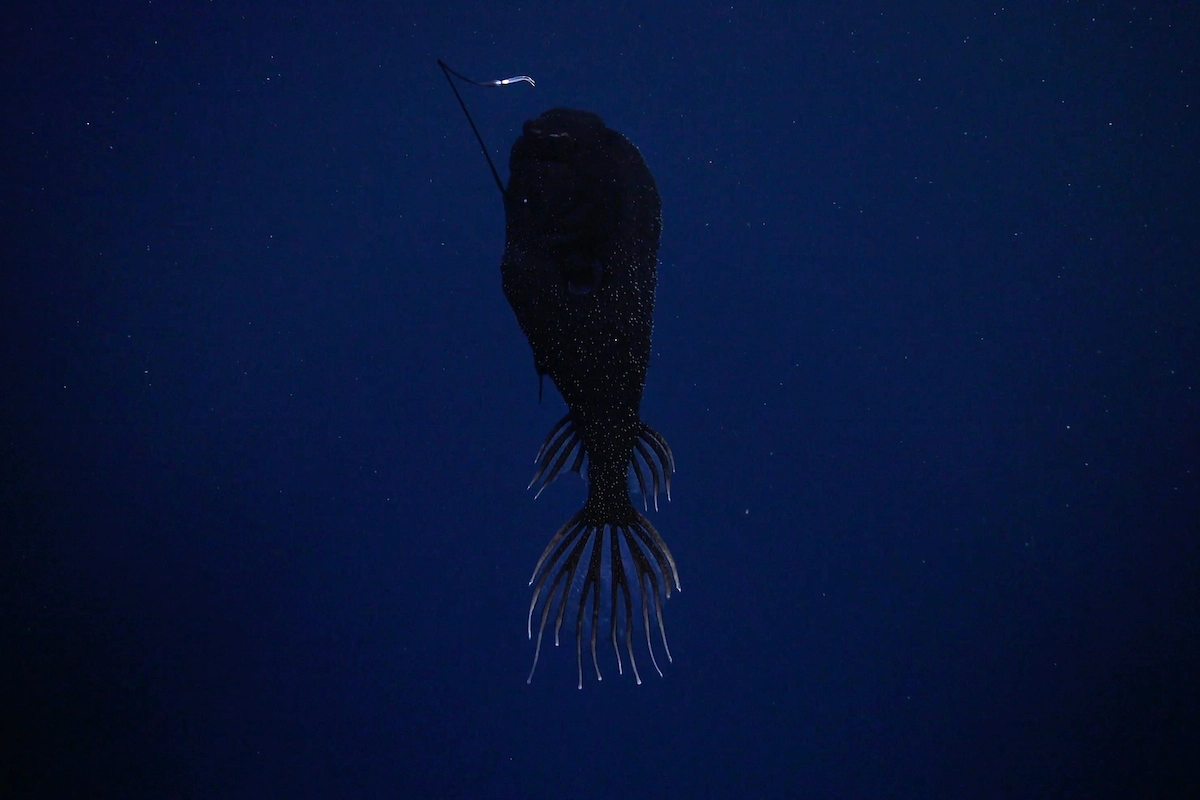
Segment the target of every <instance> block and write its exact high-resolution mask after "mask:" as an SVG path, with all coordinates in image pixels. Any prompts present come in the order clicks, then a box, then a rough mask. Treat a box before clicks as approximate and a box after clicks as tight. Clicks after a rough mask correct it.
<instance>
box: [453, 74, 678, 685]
mask: <svg viewBox="0 0 1200 800" xmlns="http://www.w3.org/2000/svg"><path fill="white" fill-rule="evenodd" d="M438 63H439V65H440V66H441V67H442V68H443V71H445V72H446V73H447V74H446V77H447V80H450V74H453V75H455V76H456V77H459V78H462V79H463V80H466V81H468V82H471V83H478V82H476V81H471V80H470V79H469V78H464V77H463V76H461V75H459V74H458V73H457V72H454V71H453V70H451V69H450V68H449V67H447V66H446V65H445V64H443V63H442V62H440V61H439V62H438ZM518 81H527V82H529V83H532V82H533V81H532V79H529V78H528V77H526V76H521V77H519V78H509V79H505V80H504V81H491V82H487V83H484V84H482V85H505V84H507V83H514V82H518ZM450 85H451V87H452V88H454V83H453V81H450ZM455 95H456V96H457V97H458V99H459V103H460V104H461V103H462V98H461V96H459V95H458V90H457V88H455ZM463 111H464V112H466V106H465V105H463ZM467 118H468V120H470V114H469V113H468V114H467ZM471 127H472V129H474V130H475V133H476V136H477V137H478V136H479V133H478V130H477V129H475V124H474V122H473V121H472V122H471ZM480 145H481V147H482V146H483V143H482V141H480ZM484 154H485V155H487V149H486V147H485V148H484ZM488 163H489V166H492V165H491V159H490V157H489V158H488ZM492 174H493V177H494V178H495V179H496V184H497V186H499V187H500V191H501V194H502V195H503V198H504V212H505V245H504V256H503V259H502V261H501V264H500V273H501V278H502V284H503V288H504V295H505V297H506V298H507V299H508V302H509V305H511V306H512V309H513V312H514V313H515V314H516V317H517V322H518V323H519V324H520V326H521V330H522V331H523V332H524V333H525V336H526V338H527V339H528V340H529V344H530V347H531V348H532V349H533V362H534V368H535V370H536V371H537V374H538V377H539V380H541V379H542V378H544V376H546V375H549V376H550V379H551V380H552V381H554V385H555V386H556V387H557V388H558V390H559V393H560V394H561V395H562V397H563V399H564V400H565V401H566V403H567V413H566V415H565V416H564V417H563V418H562V419H561V420H559V422H558V423H557V424H556V425H555V426H554V427H553V428H552V429H551V430H550V433H549V435H548V436H547V437H546V439H545V441H544V442H543V444H542V447H541V450H540V451H539V452H538V454H537V457H536V459H535V463H536V471H535V473H534V476H533V480H532V481H531V482H530V487H536V488H537V492H538V494H539V495H540V494H541V492H542V491H543V490H544V489H545V488H546V487H547V486H548V485H549V484H550V483H552V482H553V481H554V480H555V479H556V478H557V477H558V476H559V475H560V474H561V473H562V472H563V471H564V470H571V471H575V472H577V473H581V474H584V475H586V478H587V500H586V502H585V503H584V506H583V508H582V509H581V510H580V511H579V512H578V513H577V514H575V515H574V516H573V517H572V518H571V519H570V520H569V521H568V522H567V523H566V524H565V525H563V526H562V527H561V528H560V529H559V530H558V533H556V534H555V535H554V537H553V538H552V539H551V540H550V543H549V544H548V545H547V546H546V549H545V551H544V552H543V553H542V556H541V558H540V559H539V560H538V562H537V566H536V567H534V571H533V578H532V579H531V580H530V584H531V585H532V586H533V598H532V600H531V602H530V606H529V616H528V620H527V633H528V635H529V637H530V638H531V639H532V638H534V628H535V621H536V628H537V639H536V641H537V644H536V648H535V651H534V660H533V668H532V669H531V670H530V673H529V680H532V679H533V672H534V670H536V668H537V662H538V658H539V656H540V654H541V647H542V642H543V638H544V636H545V634H546V627H547V625H548V624H551V623H552V624H553V635H554V641H555V644H558V643H559V636H560V632H561V629H562V625H563V622H564V619H565V618H566V617H567V615H568V614H573V616H574V625H575V650H576V662H577V664H578V672H579V686H580V688H582V686H583V642H584V638H585V635H586V637H587V640H588V649H589V651H590V654H591V661H592V665H593V667H594V669H595V672H596V678H597V679H598V680H599V679H601V672H600V664H599V659H598V657H597V653H596V643H597V637H598V634H600V633H601V632H602V631H603V632H604V633H605V635H606V636H607V638H608V639H609V640H610V641H611V643H612V647H613V651H614V653H615V655H616V660H617V669H618V671H619V672H622V673H623V672H624V663H623V659H622V654H621V650H622V645H623V646H624V648H623V649H624V650H625V654H626V655H627V656H628V658H629V665H630V667H631V669H632V671H633V674H634V678H635V680H636V681H637V682H638V683H641V675H640V673H639V671H638V667H637V662H636V660H635V657H634V647H633V636H634V632H635V629H638V628H640V629H641V630H640V632H639V636H640V635H642V634H644V636H645V640H646V648H647V651H648V652H649V655H650V659H651V662H652V663H653V665H654V667H655V670H656V671H658V673H659V675H661V674H662V670H661V669H660V668H659V665H658V660H657V658H656V657H655V653H654V646H653V642H652V636H651V627H652V620H653V626H654V627H657V628H658V633H659V637H660V639H661V641H662V646H663V651H664V652H665V654H666V656H667V658H668V660H670V658H671V655H670V649H669V648H668V646H667V641H666V630H665V627H664V625H663V602H664V600H665V599H666V598H668V597H670V594H671V590H672V588H674V589H676V590H678V589H679V574H678V572H677V570H676V568H675V561H674V559H673V558H672V557H671V552H670V550H668V549H667V545H666V543H665V542H663V540H662V537H660V536H659V534H658V532H657V531H656V530H655V529H654V526H653V525H651V524H650V521H649V520H648V519H646V517H645V516H643V515H642V514H641V513H640V512H639V511H638V509H637V508H635V507H634V505H633V501H632V498H631V496H630V472H631V471H632V474H633V478H634V480H636V482H637V486H638V489H639V491H640V493H641V496H642V500H643V507H647V506H648V505H649V504H650V502H653V505H654V507H655V508H656V509H657V507H658V497H659V494H665V496H666V497H667V498H668V499H669V497H670V487H671V473H672V472H674V469H675V463H674V458H673V456H672V455H671V450H670V448H669V447H668V446H667V443H666V441H665V440H664V439H663V437H662V436H661V435H660V434H659V433H658V432H657V431H655V430H654V429H653V428H651V427H650V426H649V425H647V424H646V423H645V422H643V421H642V420H641V417H640V414H639V410H640V406H641V400H642V391H643V388H644V386H645V382H646V370H647V367H648V365H649V361H650V335H651V330H652V327H653V314H654V292H655V286H656V282H657V266H658V245H659V237H660V233H661V230H662V215H661V201H660V199H659V195H658V189H657V187H656V185H655V183H654V178H653V177H652V176H651V174H650V170H649V169H648V168H647V166H646V162H645V161H644V160H643V159H642V156H641V153H639V152H638V149H637V148H636V147H635V146H634V145H633V143H632V142H630V141H629V140H628V139H627V138H625V137H624V136H622V135H621V134H620V133H618V132H617V131H614V130H612V129H611V128H608V127H607V126H606V125H605V124H604V121H603V120H602V119H601V118H600V117H598V116H597V115H595V114H592V113H590V112H587V111H577V110H573V109H565V108H556V109H552V110H550V111H547V112H546V113H544V114H542V115H541V116H540V117H538V118H537V119H535V120H531V121H529V122H526V123H525V126H524V129H523V132H522V134H521V136H519V137H518V138H517V140H516V142H515V143H514V144H513V147H512V152H511V155H510V158H509V182H508V186H507V188H506V187H504V186H503V184H502V183H501V181H500V178H499V175H498V174H497V173H496V170H495V167H494V166H492ZM539 394H540V390H539Z"/></svg>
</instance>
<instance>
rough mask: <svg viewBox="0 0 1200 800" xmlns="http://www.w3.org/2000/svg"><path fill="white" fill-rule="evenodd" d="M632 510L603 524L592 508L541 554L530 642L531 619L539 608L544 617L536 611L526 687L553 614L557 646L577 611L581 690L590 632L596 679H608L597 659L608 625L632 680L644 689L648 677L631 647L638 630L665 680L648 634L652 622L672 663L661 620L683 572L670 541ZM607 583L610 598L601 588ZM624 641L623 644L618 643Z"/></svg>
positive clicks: (534, 581) (619, 668)
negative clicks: (601, 636) (570, 612)
mask: <svg viewBox="0 0 1200 800" xmlns="http://www.w3.org/2000/svg"><path fill="white" fill-rule="evenodd" d="M629 511H630V512H631V513H630V514H629V515H627V516H625V518H624V519H622V520H621V521H619V522H613V521H605V522H597V521H595V519H594V517H595V513H594V511H593V509H592V508H590V507H589V506H584V508H583V510H581V511H580V512H579V513H578V514H576V515H575V516H574V517H572V518H571V519H570V521H568V522H567V524H566V525H563V526H562V527H561V528H559V530H558V533H556V534H555V535H554V538H553V539H551V540H550V543H549V544H548V545H547V546H546V549H545V550H544V551H543V552H542V557H541V558H540V559H538V563H537V566H536V567H534V570H533V577H532V578H530V580H529V583H530V585H532V586H533V587H534V588H533V598H532V599H531V600H530V603H529V616H528V618H527V620H526V633H527V634H528V636H529V638H530V639H533V638H534V637H533V619H534V615H535V613H536V612H537V611H538V609H539V607H540V609H541V613H540V614H538V633H537V645H536V648H535V650H534V654H533V666H532V667H531V668H530V670H529V678H528V679H527V682H532V681H533V674H534V672H535V671H536V670H537V664H538V658H539V656H540V655H541V652H542V640H543V637H544V635H545V632H546V624H547V623H548V622H549V621H550V618H551V617H552V616H553V618H554V644H555V646H557V645H558V644H559V642H560V635H561V631H562V624H563V619H564V618H565V617H566V615H567V612H568V610H573V611H574V616H575V659H576V663H577V665H578V675H579V688H580V689H582V688H583V641H584V633H585V631H586V632H587V637H588V649H589V650H590V652H591V657H592V666H593V668H594V669H595V672H596V680H603V676H602V675H601V673H600V662H599V659H598V658H597V655H596V641H597V635H598V633H599V632H600V630H601V628H602V627H607V628H608V638H609V640H610V641H611V643H612V647H613V652H614V654H615V655H616V659H617V671H618V672H619V673H624V671H625V670H624V662H623V660H622V658H621V650H622V646H621V645H622V644H623V645H624V650H625V653H626V655H627V656H628V657H629V666H630V669H631V670H632V671H633V677H634V680H635V681H637V683H639V684H640V683H641V682H642V678H641V674H640V673H639V672H638V667H637V660H636V659H635V657H634V649H633V633H634V628H635V627H641V629H642V631H643V632H644V634H645V637H646V650H647V651H648V652H649V654H650V661H651V663H652V664H653V665H654V669H655V671H656V672H658V674H659V676H661V675H662V669H661V668H660V667H659V665H658V659H657V657H656V656H655V654H654V644H653V638H652V637H651V634H650V628H651V618H652V617H653V619H654V623H655V625H656V627H657V628H658V633H659V637H660V639H661V641H662V646H663V651H664V653H666V656H667V660H668V661H670V660H671V649H670V647H669V646H668V645H667V632H666V627H665V625H664V623H663V602H664V601H665V600H666V599H667V598H669V597H670V596H671V589H672V588H674V589H676V590H679V588H680V587H679V573H678V571H677V570H676V568H675V559H674V558H672V557H671V551H670V550H668V549H667V545H666V542H664V541H663V540H662V537H661V536H659V535H658V531H656V530H655V529H654V526H653V525H651V524H650V521H649V520H648V519H646V518H645V517H643V516H642V515H641V514H639V513H637V511H634V510H633V509H632V508H630V509H629ZM606 586H607V588H608V592H607V597H605V596H604V594H605V592H604V591H603V590H604V588H605V587H606ZM638 606H640V612H641V613H640V616H641V620H640V622H641V625H640V626H639V625H637V624H636V621H635V608H636V607H638ZM618 639H621V640H623V641H622V642H621V643H618Z"/></svg>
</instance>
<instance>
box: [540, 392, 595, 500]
mask: <svg viewBox="0 0 1200 800" xmlns="http://www.w3.org/2000/svg"><path fill="white" fill-rule="evenodd" d="M572 453H574V454H575V459H574V461H571V455H572ZM533 461H534V463H535V464H537V465H538V466H537V471H536V472H534V473H533V479H532V480H531V481H529V486H528V487H526V488H529V489H532V488H533V487H534V486H537V487H538V490H537V494H536V495H534V496H535V497H538V496H540V495H541V494H542V492H544V491H545V490H546V487H547V486H549V485H550V484H552V483H554V480H555V478H557V477H558V475H559V473H560V472H562V470H563V468H564V467H566V466H567V464H568V462H570V469H571V470H573V471H575V472H579V470H580V469H582V468H583V461H584V451H583V440H582V439H581V438H580V437H579V431H578V429H576V427H575V420H574V418H573V417H572V416H571V415H570V414H569V413H568V414H567V415H566V416H565V417H563V418H562V419H560V420H559V421H558V423H557V424H556V425H555V426H554V427H553V428H551V429H550V433H549V434H548V435H547V436H546V440H545V441H544V442H542V447H541V449H540V450H538V454H537V456H535V457H534V459H533Z"/></svg>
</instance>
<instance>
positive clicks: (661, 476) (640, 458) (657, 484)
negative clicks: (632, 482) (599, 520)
mask: <svg viewBox="0 0 1200 800" xmlns="http://www.w3.org/2000/svg"><path fill="white" fill-rule="evenodd" d="M638 424H639V425H640V426H641V427H640V429H639V430H638V434H637V439H636V440H635V441H634V445H633V475H634V477H635V478H636V479H637V482H638V488H639V489H640V490H641V492H642V505H643V507H646V506H648V505H649V498H652V499H653V502H654V510H655V511H658V493H659V492H664V493H665V494H666V496H667V500H670V499H671V473H673V472H674V471H675V456H673V455H672V454H671V448H670V446H668V445H667V440H666V439H664V438H663V437H662V434H660V433H659V432H658V431H656V430H654V428H651V427H650V426H649V425H647V424H646V423H644V422H640V423H638ZM643 466H644V467H645V469H646V471H647V472H649V473H650V488H651V490H652V491H651V492H650V493H649V494H648V493H647V492H646V479H645V474H644V473H643V472H642V468H643Z"/></svg>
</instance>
